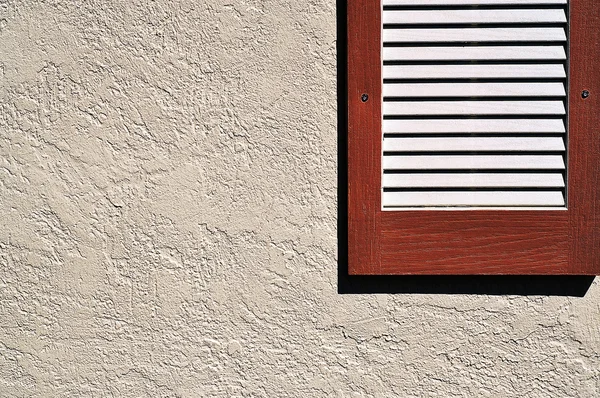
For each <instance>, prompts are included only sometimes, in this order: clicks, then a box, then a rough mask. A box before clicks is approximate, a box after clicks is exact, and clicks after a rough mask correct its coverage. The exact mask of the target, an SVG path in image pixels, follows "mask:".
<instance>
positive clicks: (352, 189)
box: [348, 0, 600, 275]
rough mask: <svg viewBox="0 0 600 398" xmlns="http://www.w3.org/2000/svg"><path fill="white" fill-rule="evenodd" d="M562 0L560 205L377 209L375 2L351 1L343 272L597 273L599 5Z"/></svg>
mask: <svg viewBox="0 0 600 398" xmlns="http://www.w3.org/2000/svg"><path fill="white" fill-rule="evenodd" d="M570 3H571V15H570V20H571V22H570V27H571V28H570V29H571V32H570V86H569V108H570V110H569V114H570V116H569V117H570V120H569V142H568V146H569V149H568V157H569V159H568V163H569V168H568V172H569V176H568V210H562V211H559V210H554V211H545V210H540V211H477V210H475V211H431V210H429V211H395V212H394V211H392V212H382V211H381V193H380V191H381V190H380V187H381V181H380V179H381V66H380V65H381V63H380V51H381V50H380V40H381V38H380V17H381V16H380V12H381V10H380V4H379V2H378V1H369V0H349V2H348V27H349V29H348V121H349V125H348V175H349V177H348V221H349V222H348V229H349V230H348V235H349V241H348V247H349V248H348V257H349V272H350V274H355V275H359V274H390V275H391V274H397V275H401V274H428V275H434V274H448V275H451V274H453V275H476V274H490V275H493V274H496V275H497V274H505V275H511V274H512V275H515V274H529V275H543V274H557V275H558V274H565V275H566V274H573V275H575V274H584V275H596V274H600V260H599V256H600V230H599V225H600V192H599V188H598V187H599V186H600V66H599V65H598V59H600V46H599V43H600V6H598V5H594V3H593V1H592V0H571V2H570ZM583 90H589V91H590V93H591V95H590V97H589V98H587V99H583V98H582V97H581V92H582V91H583ZM363 93H367V94H368V95H369V100H368V101H367V102H364V103H363V102H362V101H361V99H360V96H361V94H363Z"/></svg>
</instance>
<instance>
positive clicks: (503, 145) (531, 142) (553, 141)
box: [383, 137, 565, 152]
mask: <svg viewBox="0 0 600 398" xmlns="http://www.w3.org/2000/svg"><path fill="white" fill-rule="evenodd" d="M383 150H384V151H386V152H427V151H437V152H442V151H448V152H450V151H459V152H460V151H538V152H541V151H564V150H565V144H564V142H563V139H562V138H560V137H490V138H482V137H446V138H384V140H383Z"/></svg>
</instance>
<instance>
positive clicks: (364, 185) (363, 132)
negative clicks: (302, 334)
mask: <svg viewBox="0 0 600 398" xmlns="http://www.w3.org/2000/svg"><path fill="white" fill-rule="evenodd" d="M348 26H349V29H348V262H349V264H348V268H349V272H350V273H351V274H377V273H379V272H380V269H379V264H380V262H379V259H380V256H381V251H380V249H379V243H380V239H379V235H380V230H381V229H380V226H379V219H380V214H381V193H380V186H381V182H380V174H381V62H380V59H381V33H380V31H381V8H380V5H379V2H378V1H368V0H350V1H348ZM363 94H366V95H368V100H367V101H363V100H362V99H361V97H362V95H363Z"/></svg>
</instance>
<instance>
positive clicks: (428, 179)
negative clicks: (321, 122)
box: [382, 173, 565, 188]
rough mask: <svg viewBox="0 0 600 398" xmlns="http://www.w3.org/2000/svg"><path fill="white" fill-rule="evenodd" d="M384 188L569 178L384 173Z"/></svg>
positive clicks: (531, 183)
mask: <svg viewBox="0 0 600 398" xmlns="http://www.w3.org/2000/svg"><path fill="white" fill-rule="evenodd" d="M382 185H383V187H384V188H400V187H403V188H427V187H431V188H460V187H478V188H498V187H504V188H527V187H540V188H563V187H564V186H565V181H564V179H563V176H562V174H559V173H552V174H550V173H547V174H546V173H544V174H542V173H537V174H535V173H533V174H515V173H501V174H493V173H464V174H450V173H444V174H424V173H411V174H384V175H383V184H382Z"/></svg>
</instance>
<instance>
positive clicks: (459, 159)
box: [383, 155, 565, 170]
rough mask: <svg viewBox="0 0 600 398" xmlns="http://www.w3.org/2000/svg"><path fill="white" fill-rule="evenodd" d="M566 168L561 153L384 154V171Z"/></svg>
mask: <svg viewBox="0 0 600 398" xmlns="http://www.w3.org/2000/svg"><path fill="white" fill-rule="evenodd" d="M564 168H565V164H564V162H563V157H562V156H560V155H497V156H495V155H492V156H487V155H432V156H389V155H388V156H383V169H384V170H444V169H448V170H476V169H498V170H500V169H515V170H518V169H533V170H535V169H538V170H544V169H552V170H562V169H564Z"/></svg>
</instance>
